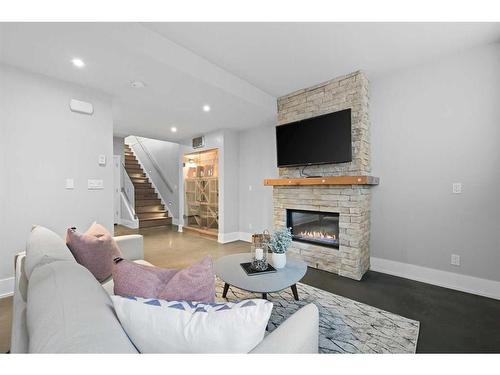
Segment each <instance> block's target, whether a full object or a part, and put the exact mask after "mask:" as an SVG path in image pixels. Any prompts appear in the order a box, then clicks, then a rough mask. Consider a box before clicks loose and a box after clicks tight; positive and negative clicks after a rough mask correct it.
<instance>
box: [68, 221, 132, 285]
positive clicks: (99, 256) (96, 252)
mask: <svg viewBox="0 0 500 375" xmlns="http://www.w3.org/2000/svg"><path fill="white" fill-rule="evenodd" d="M66 245H67V246H68V247H69V249H70V250H71V253H72V254H73V256H74V257H75V259H76V261H77V262H78V263H80V264H81V265H82V266H84V267H85V268H87V269H88V270H89V271H90V272H91V273H92V274H93V275H94V276H95V278H96V279H97V280H98V281H99V282H103V281H104V280H106V279H107V278H109V277H110V276H111V271H112V268H113V259H114V258H116V257H121V256H122V254H121V251H120V249H119V248H118V245H117V244H116V242H115V240H114V239H113V236H112V235H111V233H109V232H108V230H107V229H106V228H104V227H103V226H102V225H100V224H97V223H93V224H92V225H91V226H90V228H89V229H88V230H87V231H86V232H85V233H79V232H78V231H77V230H76V228H70V229H68V231H67V233H66Z"/></svg>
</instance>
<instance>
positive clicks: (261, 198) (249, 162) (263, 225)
mask: <svg viewBox="0 0 500 375" xmlns="http://www.w3.org/2000/svg"><path fill="white" fill-rule="evenodd" d="M239 151H240V155H239V226H240V229H239V231H240V232H244V233H256V232H259V233H261V232H262V231H263V230H264V229H268V230H272V229H273V188H272V187H269V186H264V179H266V178H273V177H278V168H277V167H276V165H277V163H276V131H275V127H274V125H272V126H266V127H260V128H255V129H249V130H246V131H242V132H240V133H239Z"/></svg>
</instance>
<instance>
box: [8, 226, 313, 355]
mask: <svg viewBox="0 0 500 375" xmlns="http://www.w3.org/2000/svg"><path fill="white" fill-rule="evenodd" d="M33 237H35V238H33ZM53 240H54V239H53V238H52V239H50V238H46V236H45V235H44V234H43V233H42V234H38V235H37V236H33V235H31V237H30V240H29V241H28V245H27V247H31V250H32V251H31V252H30V249H27V251H26V252H23V253H20V254H18V255H17V256H16V258H15V268H16V272H15V292H14V306H13V322H12V340H11V352H12V353H137V349H136V348H135V347H134V345H133V344H132V342H131V341H130V340H129V339H128V337H127V335H126V334H125V332H124V330H123V328H122V327H121V325H120V322H119V320H118V319H117V317H116V314H115V312H114V309H113V303H112V302H111V299H110V297H109V294H112V293H113V281H112V280H111V279H110V280H107V281H106V282H104V283H103V284H102V285H101V284H100V283H99V282H98V281H97V280H96V279H95V278H94V276H93V275H92V274H91V273H90V272H89V271H88V270H87V269H86V268H84V267H82V266H81V265H79V264H78V263H77V262H76V261H75V260H74V258H73V257H72V256H71V253H70V252H69V250H67V251H65V253H62V250H61V247H58V246H54V245H53ZM115 240H116V241H117V243H118V246H119V247H120V249H121V251H122V253H123V255H124V257H126V258H127V259H129V260H133V261H135V262H138V263H143V264H149V263H148V262H146V261H145V260H144V259H143V258H144V252H143V238H142V236H140V235H128V236H120V237H115ZM61 241H62V239H61ZM26 254H27V255H26ZM317 350H318V309H317V307H316V306H315V305H313V304H310V305H307V306H305V307H303V308H302V309H301V310H299V311H298V312H296V313H295V314H294V315H293V316H291V317H290V318H289V319H288V320H286V321H285V322H284V323H283V324H282V325H281V326H280V327H278V328H277V329H275V330H274V331H273V332H272V333H270V334H268V335H267V336H266V337H265V338H264V340H263V341H262V342H261V343H260V344H259V345H258V346H257V347H255V348H254V349H253V351H252V353H317Z"/></svg>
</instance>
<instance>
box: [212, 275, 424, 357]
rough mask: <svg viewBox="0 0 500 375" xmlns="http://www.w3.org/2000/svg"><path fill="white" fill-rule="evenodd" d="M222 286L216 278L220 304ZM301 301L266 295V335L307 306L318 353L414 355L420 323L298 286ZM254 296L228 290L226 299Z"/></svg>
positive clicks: (287, 295)
mask: <svg viewBox="0 0 500 375" xmlns="http://www.w3.org/2000/svg"><path fill="white" fill-rule="evenodd" d="M223 286H224V283H223V282H222V281H221V280H219V279H217V281H216V292H217V299H218V300H220V301H223V300H224V299H223V298H222V290H223ZM297 289H298V291H299V297H300V301H295V300H294V299H293V295H292V292H291V290H290V288H288V289H285V290H282V291H281V292H279V293H270V294H268V297H267V298H268V299H269V300H270V301H271V302H273V304H274V308H273V312H272V314H271V318H270V319H269V326H268V327H269V332H272V331H273V330H274V329H275V328H276V327H277V326H279V325H280V324H281V322H283V321H284V320H286V319H287V318H288V317H289V316H290V315H292V314H293V313H294V312H295V311H297V310H298V309H300V308H301V307H302V306H305V305H307V304H308V303H311V302H312V303H314V304H315V305H316V306H318V309H319V351H320V353H415V350H416V348H417V340H418V331H419V327H420V322H418V321H416V320H411V319H407V318H404V317H402V316H400V315H396V314H392V313H390V312H387V311H384V310H380V309H377V308H375V307H373V306H369V305H365V304H364V303H360V302H356V301H353V300H351V299H348V298H345V297H341V296H337V295H335V294H332V293H329V292H326V291H324V290H321V289H317V288H314V287H312V286H309V285H306V284H301V283H297ZM260 297H261V296H260V295H258V294H255V293H250V292H246V291H243V290H241V289H238V288H235V287H230V288H229V292H228V293H227V300H228V301H230V302H233V301H241V300H242V299H248V298H260Z"/></svg>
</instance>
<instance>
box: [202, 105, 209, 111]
mask: <svg viewBox="0 0 500 375" xmlns="http://www.w3.org/2000/svg"><path fill="white" fill-rule="evenodd" d="M203 111H204V112H210V106H209V105H208V104H205V105H204V106H203Z"/></svg>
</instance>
